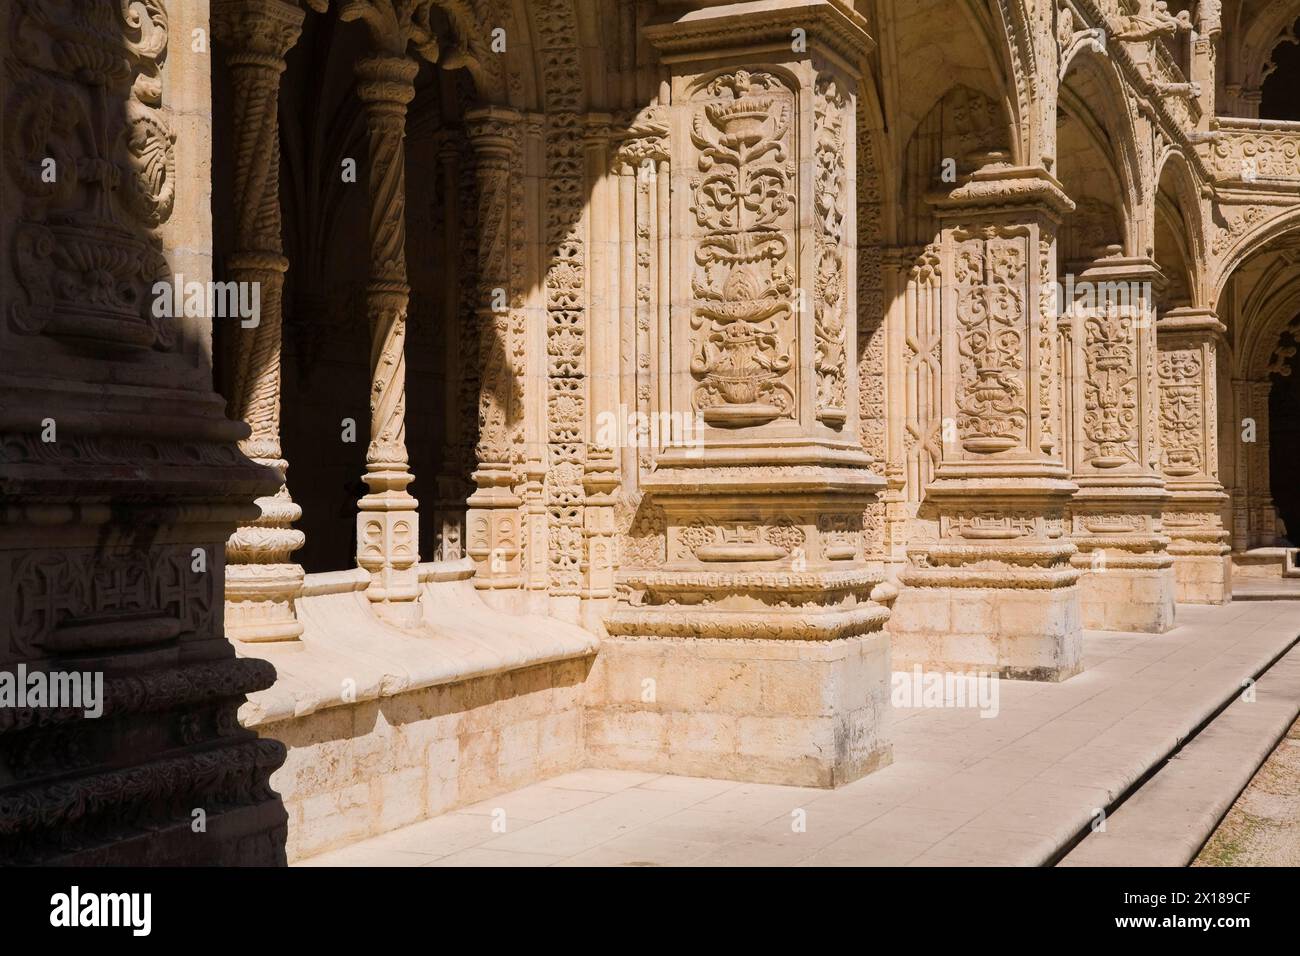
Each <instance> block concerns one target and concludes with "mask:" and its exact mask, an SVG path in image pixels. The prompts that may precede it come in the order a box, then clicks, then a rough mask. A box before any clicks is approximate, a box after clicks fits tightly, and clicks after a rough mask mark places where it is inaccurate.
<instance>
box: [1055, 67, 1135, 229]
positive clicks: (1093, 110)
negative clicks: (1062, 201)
mask: <svg viewBox="0 0 1300 956" xmlns="http://www.w3.org/2000/svg"><path fill="white" fill-rule="evenodd" d="M1061 77H1062V79H1061V85H1060V91H1059V99H1058V103H1057V129H1058V132H1057V150H1058V155H1057V162H1056V168H1057V170H1058V172H1057V177H1058V178H1059V179H1061V180H1062V183H1063V184H1064V185H1065V186H1066V191H1067V192H1069V191H1070V184H1069V183H1068V182H1066V181H1065V180H1066V179H1067V178H1068V177H1067V175H1066V174H1065V173H1064V172H1063V171H1062V170H1064V169H1065V168H1066V167H1065V166H1064V165H1063V163H1062V161H1063V159H1066V157H1065V156H1062V150H1061V142H1060V139H1061V112H1062V110H1064V111H1065V113H1066V114H1067V115H1068V116H1069V117H1070V118H1071V119H1072V120H1073V121H1075V122H1077V123H1079V124H1080V126H1081V127H1082V130H1083V132H1084V134H1085V135H1086V137H1087V139H1088V141H1089V142H1090V144H1091V146H1092V147H1093V148H1095V149H1096V150H1097V152H1098V154H1099V155H1100V156H1101V157H1102V158H1103V159H1104V160H1105V161H1106V166H1107V173H1108V175H1109V177H1110V179H1111V187H1112V189H1111V192H1112V193H1113V195H1114V196H1115V197H1116V198H1118V199H1119V200H1120V202H1121V205H1122V208H1120V209H1117V210H1115V213H1116V214H1117V215H1118V216H1119V217H1120V229H1121V233H1122V238H1121V240H1120V241H1121V244H1122V245H1123V247H1124V253H1125V254H1126V255H1139V254H1141V252H1142V251H1143V250H1140V249H1138V248H1137V245H1138V243H1139V241H1140V236H1141V233H1142V228H1141V226H1142V223H1141V222H1140V221H1139V216H1140V210H1142V208H1143V199H1144V190H1143V179H1142V164H1141V160H1140V157H1139V155H1138V148H1137V143H1138V141H1139V140H1138V136H1137V129H1136V124H1135V122H1134V117H1133V110H1132V106H1131V103H1130V101H1129V98H1128V96H1127V94H1126V92H1125V86H1124V83H1123V80H1122V78H1121V76H1120V74H1119V71H1118V69H1117V68H1116V66H1115V64H1114V63H1113V62H1112V61H1111V60H1110V59H1109V58H1108V57H1106V56H1104V55H1103V54H1101V53H1099V52H1097V51H1096V50H1095V49H1093V48H1091V47H1087V46H1076V47H1075V48H1074V51H1073V53H1072V54H1071V56H1070V59H1069V61H1068V62H1067V63H1066V64H1064V65H1063V67H1062V73H1061ZM1065 152H1066V154H1067V155H1068V153H1069V151H1068V150H1066V151H1065ZM1071 198H1073V199H1076V201H1077V199H1078V197H1075V196H1071ZM1081 211H1082V210H1081Z"/></svg>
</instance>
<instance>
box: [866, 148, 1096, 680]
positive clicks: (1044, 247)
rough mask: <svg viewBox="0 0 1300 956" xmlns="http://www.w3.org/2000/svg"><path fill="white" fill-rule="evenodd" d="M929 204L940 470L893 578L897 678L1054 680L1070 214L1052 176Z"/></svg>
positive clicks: (967, 181)
mask: <svg viewBox="0 0 1300 956" xmlns="http://www.w3.org/2000/svg"><path fill="white" fill-rule="evenodd" d="M930 201H931V203H932V204H933V205H934V207H935V209H936V214H937V216H938V218H939V223H940V233H939V240H938V243H937V248H935V249H932V250H927V252H926V253H925V254H923V256H922V257H921V258H920V259H918V260H917V264H916V269H918V270H921V271H923V272H924V273H925V275H926V276H927V277H928V280H927V282H925V283H924V284H923V285H924V287H927V288H929V289H930V290H931V303H930V307H931V308H932V307H933V306H934V305H935V303H933V301H932V299H933V293H934V291H935V289H936V287H937V290H938V292H939V302H938V303H937V305H938V307H939V309H940V310H941V315H942V320H941V322H939V323H938V328H939V330H940V331H939V335H940V342H939V354H940V361H939V365H940V368H941V387H940V390H939V391H940V405H941V409H942V416H941V419H940V422H939V434H938V435H937V436H935V439H931V440H937V442H938V445H939V448H940V460H939V462H938V464H937V465H936V466H935V469H934V476H933V478H932V479H931V480H930V482H929V484H928V485H927V486H926V488H925V499H924V501H922V502H921V504H920V507H919V508H918V511H917V516H916V520H915V521H914V522H913V536H912V540H911V541H909V544H908V564H907V567H906V568H905V569H904V571H903V573H902V575H901V576H900V580H901V581H902V582H903V583H904V584H905V585H907V587H905V588H904V590H903V592H902V593H901V594H900V595H899V599H898V602H897V604H896V605H895V608H894V620H893V621H891V631H892V632H893V634H894V666H895V667H908V666H913V665H916V664H920V665H923V666H928V665H939V666H942V667H945V668H952V669H963V670H966V669H972V670H979V671H988V672H996V673H999V674H1001V675H1003V676H1005V677H1013V678H1027V679H1035V680H1064V679H1066V678H1068V677H1070V676H1071V675H1073V674H1075V673H1076V672H1077V671H1078V670H1079V669H1080V666H1081V664H1080V655H1081V649H1082V633H1081V630H1080V624H1079V597H1078V588H1077V587H1076V582H1077V580H1078V570H1077V569H1075V568H1074V567H1072V566H1071V564H1070V559H1071V557H1072V556H1073V554H1074V550H1075V549H1074V545H1073V544H1072V543H1071V542H1070V541H1069V539H1068V538H1067V537H1066V536H1065V534H1064V532H1063V528H1062V516H1063V512H1064V508H1065V505H1066V503H1067V501H1068V500H1069V497H1070V495H1071V494H1072V493H1073V491H1074V490H1075V486H1074V485H1073V484H1072V483H1071V482H1070V481H1069V476H1068V473H1067V470H1066V467H1065V464H1064V462H1063V461H1062V460H1061V458H1060V414H1059V406H1058V403H1057V389H1058V383H1059V376H1060V374H1061V372H1060V370H1059V368H1058V365H1057V362H1056V328H1055V308H1054V302H1053V297H1054V292H1055V289H1054V279H1055V234H1056V229H1057V226H1058V225H1059V223H1060V219H1061V217H1062V216H1063V215H1064V214H1066V213H1067V212H1069V211H1070V210H1071V209H1072V208H1073V204H1072V203H1071V202H1070V200H1069V199H1068V198H1067V197H1066V196H1065V194H1064V193H1063V192H1062V190H1061V188H1060V185H1059V183H1057V182H1056V180H1055V179H1053V178H1052V176H1051V175H1050V174H1048V173H1047V172H1046V171H1044V170H1042V169H1038V168H1013V167H1009V166H1006V165H1005V164H1001V163H993V164H990V165H988V166H985V167H984V168H982V169H980V170H978V171H977V172H975V173H973V174H972V175H970V176H968V177H965V178H964V179H962V180H959V183H958V185H957V186H956V187H954V188H953V189H952V190H951V192H948V193H944V194H936V195H933V196H931V197H930ZM929 327H931V328H933V327H934V324H933V322H931V323H930V326H929ZM927 437H928V436H927Z"/></svg>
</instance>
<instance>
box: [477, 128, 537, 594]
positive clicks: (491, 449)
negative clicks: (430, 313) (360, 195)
mask: <svg viewBox="0 0 1300 956" xmlns="http://www.w3.org/2000/svg"><path fill="white" fill-rule="evenodd" d="M521 120H522V117H521V116H520V114H519V113H517V112H515V111H514V110H508V109H501V108H498V107H491V108H487V109H480V110H473V111H471V112H469V113H467V114H466V116H465V121H466V123H467V124H468V126H469V137H470V142H471V143H472V144H473V147H474V154H475V166H476V169H477V171H478V250H479V256H478V277H479V287H478V301H477V303H476V304H475V312H476V314H477V316H478V333H479V341H478V358H479V406H478V408H479V416H478V417H479V436H478V446H477V449H476V452H477V456H478V468H477V469H476V470H475V471H474V475H473V479H474V486H475V487H474V493H473V494H472V495H470V498H469V512H468V514H467V516H466V526H467V528H468V535H467V537H468V545H469V547H468V553H469V556H470V557H471V558H473V559H474V566H475V572H474V584H475V586H476V587H478V588H481V589H484V590H500V589H505V588H518V587H519V586H520V585H521V584H522V583H523V572H522V568H521V560H520V552H521V549H520V520H521V513H520V510H519V506H520V504H521V503H522V500H521V499H520V498H519V496H518V495H517V494H515V488H514V486H515V482H516V481H517V475H516V474H515V468H514V466H513V464H512V462H511V449H510V426H511V424H512V423H513V421H514V418H515V410H514V409H513V408H512V389H513V387H514V375H513V372H512V370H511V367H510V362H509V349H510V314H509V303H510V301H511V299H512V298H514V296H515V295H517V294H522V293H521V292H520V290H516V289H513V288H511V268H510V266H511V263H510V243H511V236H510V179H511V175H512V165H513V163H514V162H515V160H516V158H517V156H518V155H519V150H518V146H519V127H520V122H521Z"/></svg>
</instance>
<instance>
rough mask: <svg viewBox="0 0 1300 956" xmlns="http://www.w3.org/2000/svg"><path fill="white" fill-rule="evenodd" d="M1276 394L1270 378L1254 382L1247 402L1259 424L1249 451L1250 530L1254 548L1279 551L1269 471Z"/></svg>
mask: <svg viewBox="0 0 1300 956" xmlns="http://www.w3.org/2000/svg"><path fill="white" fill-rule="evenodd" d="M1272 390H1273V383H1272V382H1270V381H1269V380H1268V379H1266V378H1265V379H1256V380H1253V381H1250V382H1248V383H1247V385H1246V400H1247V402H1248V407H1249V409H1250V411H1249V412H1248V415H1249V417H1250V418H1252V419H1253V420H1254V423H1255V440H1254V442H1252V443H1250V447H1249V448H1248V449H1247V450H1246V456H1247V467H1248V469H1249V471H1248V475H1249V482H1250V483H1249V485H1248V488H1249V490H1250V505H1249V507H1250V512H1249V519H1248V527H1249V529H1250V530H1249V535H1250V546H1251V547H1252V548H1273V547H1276V546H1277V543H1278V538H1279V534H1278V517H1277V509H1276V508H1275V507H1274V506H1273V483H1272V473H1271V469H1270V467H1269V462H1270V444H1271V441H1272V429H1271V428H1270V427H1269V408H1268V396H1269V393H1270V392H1271V391H1272Z"/></svg>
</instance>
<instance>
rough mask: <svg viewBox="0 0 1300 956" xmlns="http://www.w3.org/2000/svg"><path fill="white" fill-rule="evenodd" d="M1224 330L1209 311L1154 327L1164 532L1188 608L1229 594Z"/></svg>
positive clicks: (1174, 316)
mask: <svg viewBox="0 0 1300 956" xmlns="http://www.w3.org/2000/svg"><path fill="white" fill-rule="evenodd" d="M1225 331H1226V330H1225V328H1224V326H1223V323H1221V322H1220V321H1219V320H1218V317H1217V316H1216V315H1215V314H1214V313H1213V312H1211V311H1209V310H1208V309H1192V308H1179V309H1171V310H1170V311H1169V312H1167V313H1165V314H1164V315H1162V316H1160V318H1159V320H1158V321H1157V322H1156V333H1157V344H1158V346H1159V349H1160V354H1159V358H1158V361H1159V369H1158V374H1159V381H1160V466H1161V471H1162V472H1163V473H1164V476H1165V481H1166V483H1167V487H1168V490H1169V493H1170V500H1169V502H1168V503H1167V504H1166V505H1165V511H1164V530H1165V533H1166V534H1168V535H1169V553H1170V555H1171V556H1172V557H1173V560H1174V583H1175V588H1176V594H1177V599H1178V600H1179V601H1182V602H1186V603H1189V604H1224V603H1226V602H1227V601H1228V600H1230V599H1231V596H1232V563H1231V560H1230V559H1229V558H1228V553H1229V551H1231V548H1230V547H1229V545H1228V537H1229V534H1228V530H1227V529H1226V528H1225V527H1224V523H1223V512H1224V510H1225V508H1226V506H1227V502H1228V496H1227V494H1226V493H1225V492H1224V490H1223V485H1222V484H1221V483H1220V481H1219V420H1218V395H1217V391H1216V389H1217V382H1218V370H1217V367H1216V366H1217V361H1218V349H1219V346H1220V344H1221V343H1222V341H1223V334H1224V332H1225Z"/></svg>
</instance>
